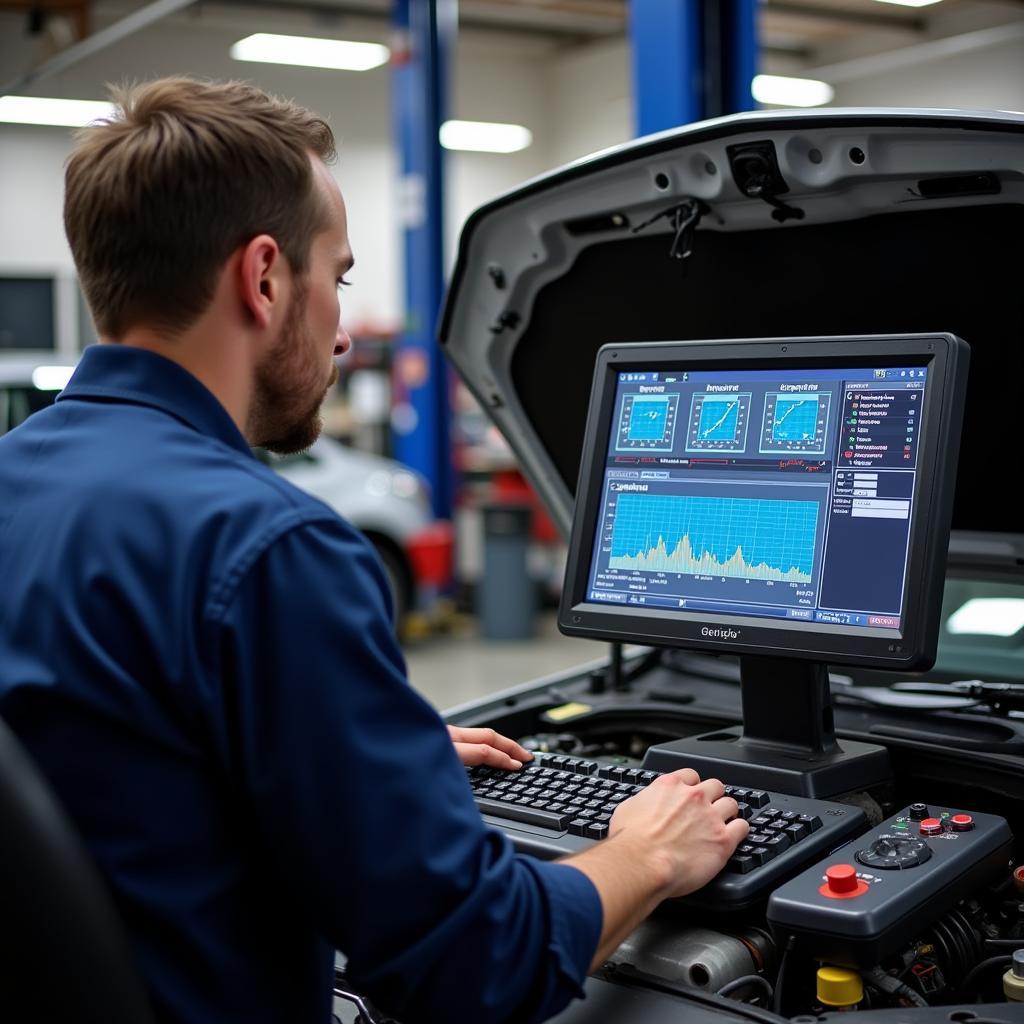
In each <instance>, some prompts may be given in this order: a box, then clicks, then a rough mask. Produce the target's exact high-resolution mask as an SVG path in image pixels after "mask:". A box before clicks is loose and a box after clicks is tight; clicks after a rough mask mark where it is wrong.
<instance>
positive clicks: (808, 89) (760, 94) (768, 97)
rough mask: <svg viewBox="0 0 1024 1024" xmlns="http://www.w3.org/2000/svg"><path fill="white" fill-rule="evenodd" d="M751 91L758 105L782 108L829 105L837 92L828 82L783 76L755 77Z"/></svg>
mask: <svg viewBox="0 0 1024 1024" xmlns="http://www.w3.org/2000/svg"><path fill="white" fill-rule="evenodd" d="M751 91H752V92H753V94H754V99H755V100H757V102H758V103H772V104H775V105H776V106H780V107H820V106H821V105H822V104H823V103H829V102H831V100H832V97H833V96H834V95H835V90H834V89H833V88H832V86H831V85H829V84H828V82H819V81H818V80H817V79H814V78H785V77H784V76H782V75H754V81H753V82H752V83H751Z"/></svg>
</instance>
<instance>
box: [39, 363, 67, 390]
mask: <svg viewBox="0 0 1024 1024" xmlns="http://www.w3.org/2000/svg"><path fill="white" fill-rule="evenodd" d="M74 369H75V368H74V367H73V366H37V367H36V368H35V369H34V370H33V371H32V383H33V384H34V385H35V386H36V387H37V388H38V389H39V390H40V391H63V390H64V388H65V387H67V383H68V381H69V380H71V374H72V373H73V372H74Z"/></svg>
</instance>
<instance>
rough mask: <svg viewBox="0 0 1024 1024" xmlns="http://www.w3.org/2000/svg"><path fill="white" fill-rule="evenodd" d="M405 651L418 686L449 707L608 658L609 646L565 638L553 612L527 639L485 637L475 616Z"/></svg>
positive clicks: (413, 643)
mask: <svg viewBox="0 0 1024 1024" xmlns="http://www.w3.org/2000/svg"><path fill="white" fill-rule="evenodd" d="M404 650H405V657H406V664H407V665H408V669H409V679H410V681H411V682H412V684H413V686H415V687H416V689H417V690H419V691H420V693H422V694H423V695H424V696H425V697H426V698H427V700H429V701H430V703H431V704H433V705H434V707H436V708H437V709H438V710H439V711H444V710H445V709H446V708H450V707H454V706H455V705H456V704H463V703H465V702H466V701H470V700H476V699H477V698H479V697H484V696H487V695H488V694H491V693H495V692H497V691H498V690H504V689H507V688H508V687H510V686H516V685H518V684H519V683H525V682H529V681H530V680H532V679H539V678H540V677H542V676H547V675H551V674H552V673H553V672H558V671H561V670H562V669H567V668H572V667H573V666H576V665H580V664H582V663H584V662H587V661H593V660H594V659H595V658H603V657H605V656H606V655H607V653H608V645H607V644H602V643H596V642H594V641H592V640H577V639H572V638H570V637H566V636H562V634H561V633H559V632H558V626H557V625H556V622H555V613H554V611H545V612H543V613H541V614H540V615H539V616H538V619H537V632H536V635H535V636H534V637H532V638H530V639H528V640H503V641H498V640H486V639H484V638H482V637H481V636H480V634H479V628H478V626H477V625H476V623H475V620H467V621H466V622H465V623H464V624H463V625H461V626H460V627H458V628H457V629H456V630H455V631H454V632H453V633H450V634H442V635H435V636H431V637H427V638H425V639H423V640H415V641H410V642H407V643H406V644H405V645H404Z"/></svg>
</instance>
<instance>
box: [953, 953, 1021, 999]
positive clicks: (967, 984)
mask: <svg viewBox="0 0 1024 1024" xmlns="http://www.w3.org/2000/svg"><path fill="white" fill-rule="evenodd" d="M1012 960H1013V957H1012V956H990V957H989V958H988V959H987V960H982V961H981V963H980V964H975V965H974V966H973V967H972V968H971V969H970V970H969V971H968V972H967V977H966V978H964V980H963V981H962V982H960V992H959V994H960V995H967V994H968V993H969V992H970V988H971V985H972V984H973V982H974V981H975V980H976V979H977V977H978V975H980V974H981V973H982V972H983V971H987V970H988V969H989V968H990V967H996V966H999V965H1006V964H1009V963H1010V962H1011V961H1012Z"/></svg>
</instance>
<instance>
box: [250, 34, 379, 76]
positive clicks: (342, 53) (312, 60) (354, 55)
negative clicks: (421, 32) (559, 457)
mask: <svg viewBox="0 0 1024 1024" xmlns="http://www.w3.org/2000/svg"><path fill="white" fill-rule="evenodd" d="M231 56H232V57H234V58H235V60H251V61H257V62H258V63H261V64H297V65H299V66H300V67H304V68H332V69H334V70H335V71H369V70H370V68H377V67H380V66H381V64H386V63H387V62H388V58H389V57H390V56H391V51H390V50H389V49H388V48H387V47H386V46H383V45H381V44H380V43H355V42H352V41H351V40H349V39H317V38H315V37H313V36H279V35H273V34H271V33H269V32H257V33H256V34H255V35H252V36H246V38H245V39H239V40H238V42H237V43H235V44H234V46H232V47H231Z"/></svg>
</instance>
